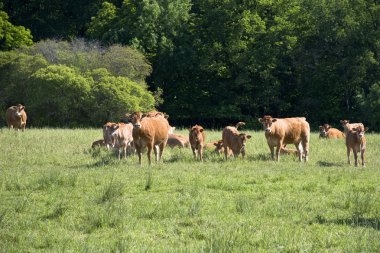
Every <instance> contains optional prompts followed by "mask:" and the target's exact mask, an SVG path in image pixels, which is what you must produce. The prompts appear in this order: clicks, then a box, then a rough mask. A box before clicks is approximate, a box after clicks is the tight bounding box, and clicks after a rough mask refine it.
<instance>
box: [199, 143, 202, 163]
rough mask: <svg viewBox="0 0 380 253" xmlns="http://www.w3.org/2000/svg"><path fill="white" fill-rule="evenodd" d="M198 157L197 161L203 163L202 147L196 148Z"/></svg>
mask: <svg viewBox="0 0 380 253" xmlns="http://www.w3.org/2000/svg"><path fill="white" fill-rule="evenodd" d="M198 156H199V160H200V161H201V162H203V147H202V146H199V147H198Z"/></svg>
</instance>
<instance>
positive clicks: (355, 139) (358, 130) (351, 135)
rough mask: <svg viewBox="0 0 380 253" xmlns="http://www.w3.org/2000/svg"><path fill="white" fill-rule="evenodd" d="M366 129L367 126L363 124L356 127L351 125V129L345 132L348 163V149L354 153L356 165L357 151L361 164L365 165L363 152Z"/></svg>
mask: <svg viewBox="0 0 380 253" xmlns="http://www.w3.org/2000/svg"><path fill="white" fill-rule="evenodd" d="M366 131H368V127H364V126H363V125H359V126H358V127H353V128H352V129H351V130H349V131H348V132H347V135H346V147H347V161H348V164H351V161H350V151H351V149H352V152H353V153H354V159H355V166H358V153H359V151H360V155H361V159H362V165H363V167H364V166H365V159H364V153H365V150H366V144H367V141H366V138H365V136H364V133H365V132H366Z"/></svg>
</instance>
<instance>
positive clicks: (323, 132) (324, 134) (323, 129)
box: [319, 124, 346, 139]
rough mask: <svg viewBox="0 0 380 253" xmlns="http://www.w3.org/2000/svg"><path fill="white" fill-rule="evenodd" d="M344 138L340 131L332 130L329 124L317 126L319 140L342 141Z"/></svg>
mask: <svg viewBox="0 0 380 253" xmlns="http://www.w3.org/2000/svg"><path fill="white" fill-rule="evenodd" d="M344 137H346V136H345V135H344V133H343V132H342V131H340V130H338V129H336V128H332V127H331V126H330V125H329V124H324V125H323V126H319V138H327V139H343V138H344Z"/></svg>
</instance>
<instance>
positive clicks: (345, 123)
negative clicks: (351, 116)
mask: <svg viewBox="0 0 380 253" xmlns="http://www.w3.org/2000/svg"><path fill="white" fill-rule="evenodd" d="M349 123H350V121H349V120H346V119H342V120H341V121H340V124H342V127H345V126H346V125H347V124H349Z"/></svg>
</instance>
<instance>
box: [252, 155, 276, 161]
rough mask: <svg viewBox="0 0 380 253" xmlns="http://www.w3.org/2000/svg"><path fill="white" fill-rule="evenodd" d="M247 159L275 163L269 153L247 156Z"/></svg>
mask: <svg viewBox="0 0 380 253" xmlns="http://www.w3.org/2000/svg"><path fill="white" fill-rule="evenodd" d="M246 158H247V160H248V161H273V160H272V157H271V155H270V154H268V153H260V154H255V155H247V156H246Z"/></svg>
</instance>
